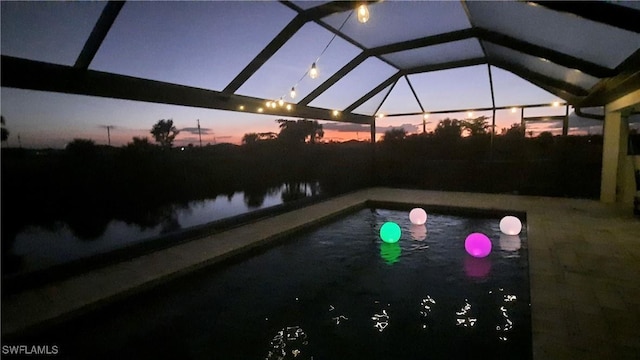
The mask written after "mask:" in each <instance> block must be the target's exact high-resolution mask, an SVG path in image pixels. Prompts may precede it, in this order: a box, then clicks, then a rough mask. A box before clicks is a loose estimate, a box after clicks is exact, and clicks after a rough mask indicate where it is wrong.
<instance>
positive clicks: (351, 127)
mask: <svg viewBox="0 0 640 360" xmlns="http://www.w3.org/2000/svg"><path fill="white" fill-rule="evenodd" d="M322 129H324V130H334V131H339V132H364V131H369V130H370V129H371V126H369V125H363V124H353V123H335V122H332V123H326V124H322Z"/></svg>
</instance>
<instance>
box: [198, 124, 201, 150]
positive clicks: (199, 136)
mask: <svg viewBox="0 0 640 360" xmlns="http://www.w3.org/2000/svg"><path fill="white" fill-rule="evenodd" d="M198 138H200V147H202V134H201V133H200V119H198Z"/></svg>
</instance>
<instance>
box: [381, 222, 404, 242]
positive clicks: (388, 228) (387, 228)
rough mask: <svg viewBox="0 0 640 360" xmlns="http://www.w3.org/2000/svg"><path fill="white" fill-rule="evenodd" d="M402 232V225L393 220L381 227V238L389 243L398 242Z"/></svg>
mask: <svg viewBox="0 0 640 360" xmlns="http://www.w3.org/2000/svg"><path fill="white" fill-rule="evenodd" d="M401 233H402V232H401V231H400V226H399V225H398V224H396V223H394V222H392V221H388V222H386V223H384V224H382V226H381V227H380V238H381V239H382V241H384V242H386V243H389V244H393V243H396V242H398V240H400V234H401Z"/></svg>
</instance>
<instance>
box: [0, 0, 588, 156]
mask: <svg viewBox="0 0 640 360" xmlns="http://www.w3.org/2000/svg"><path fill="white" fill-rule="evenodd" d="M456 4H458V2H454V3H444V2H443V3H440V4H439V6H442V7H452V6H456ZM104 5H105V2H24V1H18V2H9V1H2V3H1V20H2V28H1V30H2V32H1V36H2V37H1V53H2V54H3V55H10V56H16V57H22V58H27V59H34V60H40V61H46V62H52V63H57V64H64V65H73V63H74V62H75V60H76V58H77V56H78V54H79V53H80V50H81V49H82V46H83V45H84V42H85V41H86V39H87V38H88V36H89V33H90V32H91V29H92V28H93V26H94V24H95V22H96V20H97V19H98V17H99V16H100V13H101V11H102V8H103V7H104ZM310 5H311V4H310V3H301V6H303V7H309V6H310ZM375 9H376V6H371V8H370V11H371V20H370V21H369V22H368V23H367V24H358V23H357V21H356V20H355V19H354V18H353V17H351V18H349V20H348V21H347V23H346V27H345V29H346V30H348V31H373V30H371V29H373V26H375V25H376V21H377V20H376V16H381V15H380V14H379V15H376V11H375ZM409 10H410V9H409ZM451 11H457V10H454V9H452V10H451ZM295 14H296V13H295V12H294V11H293V10H291V9H289V8H288V7H286V6H284V5H282V4H280V3H277V2H272V1H266V2H221V1H219V2H213V1H204V2H136V1H134V2H127V3H126V4H125V5H124V7H123V9H122V11H121V12H120V14H119V16H118V18H117V19H116V21H115V23H114V24H113V26H112V28H111V30H110V32H109V34H108V35H107V37H106V39H105V41H104V42H103V43H102V46H101V48H100V50H99V51H98V53H97V55H96V57H95V58H94V60H93V62H92V63H91V65H90V67H89V68H90V69H92V70H98V71H105V72H112V73H118V74H124V75H130V76H136V77H141V78H148V79H153V80H160V81H166V82H171V83H176V84H183V85H189V86H195V87H201V88H206V89H212V90H222V89H223V88H224V87H225V86H226V85H227V84H228V83H229V82H230V81H231V80H232V79H233V78H234V77H235V76H236V75H237V74H238V73H239V72H240V71H241V70H242V69H243V68H244V67H245V66H246V65H247V64H248V63H249V62H250V61H251V60H252V59H253V58H254V57H255V55H256V54H258V53H259V52H260V51H261V50H262V49H263V48H264V47H265V46H266V44H267V43H268V42H269V41H270V40H271V39H272V38H273V37H274V36H275V35H276V34H277V33H278V32H280V30H282V28H284V27H285V26H286V25H287V24H288V23H289V21H290V20H291V19H293V18H294V16H295ZM347 14H348V13H346V12H345V13H343V14H336V15H334V17H335V19H334V18H332V19H327V22H328V23H335V22H336V21H337V22H340V21H344V19H345V18H346V16H347ZM338 15H339V16H338ZM465 19H466V18H465ZM431 21H433V22H434V24H435V25H434V26H442V27H444V28H443V29H442V31H451V30H452V29H453V30H455V29H456V27H461V28H465V27H468V26H469V24H468V20H464V21H466V22H467V23H466V24H465V23H464V21H462V22H456V21H453V22H451V21H447V19H439V20H438V19H431ZM438 22H439V23H438ZM447 26H449V27H453V28H446V27H447ZM379 28H380V27H377V28H375V29H379ZM377 31H379V30H377ZM391 35H393V34H391ZM391 35H390V36H391ZM332 36H333V34H332V33H330V32H329V31H327V30H326V29H324V28H322V27H320V26H319V25H317V24H315V23H308V24H306V25H305V26H303V27H302V29H300V30H299V31H298V32H297V33H296V34H295V35H294V36H293V37H292V38H291V39H290V40H289V41H288V42H287V43H286V44H285V45H284V46H283V47H282V48H281V49H280V50H279V51H278V52H277V53H276V54H275V55H274V56H273V57H272V58H271V59H270V60H269V61H267V62H266V63H265V64H264V65H263V66H262V68H261V69H260V70H258V71H257V72H256V73H255V74H254V75H253V76H252V77H251V78H250V79H249V80H248V81H247V82H246V83H245V84H244V85H243V86H241V87H240V89H239V90H238V91H237V94H241V95H249V96H255V97H261V98H272V99H278V98H280V97H281V96H285V97H286V100H287V101H290V102H294V103H295V102H296V101H299V100H300V99H302V98H303V97H304V96H305V95H306V94H308V93H309V92H310V91H311V90H313V88H315V86H317V85H319V84H320V83H322V81H324V80H326V79H327V78H328V77H329V76H330V75H331V74H332V73H334V72H335V71H337V70H338V69H340V68H341V67H342V66H343V65H345V64H346V63H347V62H349V61H350V60H351V59H352V58H353V57H355V56H356V55H357V54H358V53H359V52H360V49H358V48H356V47H355V46H353V45H351V44H349V43H348V42H346V41H344V40H342V39H341V38H339V37H336V38H335V39H333V41H331V39H332ZM330 41H331V43H330V45H329V46H328V47H327V44H329V42H330ZM372 41H373V40H372ZM465 41H466V40H465ZM465 41H460V42H459V43H460V44H454V45H455V46H459V49H464V51H465V52H474V51H478V48H479V45H478V44H479V43H478V42H477V40H475V39H472V40H468V41H466V42H465ZM474 42H475V43H474ZM454 45H450V46H454ZM325 47H327V49H326V51H325V52H324V53H322V51H323V49H324V48H325ZM436 50H439V51H438V54H444V55H439V56H447V55H448V56H454V55H455V54H454V53H455V51H454V50H452V49H449V48H446V47H442V48H440V49H436ZM426 55H428V54H424V56H426ZM316 60H317V64H318V67H319V68H320V77H319V78H318V79H314V80H312V79H310V78H309V77H307V76H304V75H305V73H306V71H307V69H308V67H309V66H310V64H311V63H312V62H314V61H316ZM396 71H397V70H396V69H394V68H393V67H391V66H390V65H388V64H386V63H384V62H382V61H381V60H379V59H375V58H370V59H368V60H366V61H365V62H364V63H363V64H361V65H360V66H358V67H357V68H356V69H355V70H353V71H352V72H351V73H350V74H348V75H347V76H345V77H344V78H343V79H342V80H341V81H339V82H338V83H337V84H336V86H334V87H332V88H330V89H329V90H328V91H326V92H325V93H324V94H322V95H321V96H319V97H318V98H316V99H315V100H314V101H312V102H311V103H310V105H311V106H319V107H325V108H330V109H342V108H344V107H346V106H348V105H350V104H351V103H353V102H354V101H355V100H357V99H358V98H360V97H361V96H362V95H363V94H365V93H367V92H368V91H369V90H371V89H372V88H374V87H375V86H377V85H378V84H379V83H381V82H382V81H384V80H385V79H387V78H388V77H389V76H390V75H392V74H394V73H395V72H396ZM491 72H492V77H493V84H494V91H495V100H496V106H517V105H521V104H538V103H549V104H550V103H552V102H554V101H562V100H561V99H559V98H557V97H556V96H555V95H552V94H550V93H547V92H546V91H544V90H542V89H540V88H538V87H536V86H533V85H532V84H530V83H528V82H527V81H525V80H523V79H521V78H518V77H517V76H515V75H513V74H511V73H508V72H506V71H504V70H502V69H499V68H496V67H492V68H491ZM409 80H410V81H411V84H412V85H413V87H414V89H415V91H416V93H417V94H418V97H419V98H420V101H421V103H422V105H423V106H424V107H425V110H427V111H438V110H451V109H472V108H482V107H491V93H490V87H489V78H488V71H487V65H478V66H472V67H466V68H457V69H451V70H444V71H435V72H429V73H423V74H415V75H410V76H409ZM292 86H295V87H296V89H297V92H298V95H297V96H296V98H295V99H293V100H292V99H290V98H288V92H289V89H291V87H292ZM385 94H386V91H383V92H381V93H380V94H379V95H377V96H374V97H373V98H372V99H371V100H370V101H368V102H367V103H365V104H363V105H362V106H361V107H360V108H358V109H356V111H355V112H356V113H362V114H366V115H373V112H374V111H375V110H376V108H377V107H378V105H379V103H380V101H382V99H383V98H384V95H385ZM1 105H2V115H3V116H4V117H5V119H6V121H7V128H8V129H9V131H10V136H9V141H8V142H7V144H3V146H7V145H8V146H18V145H19V144H20V145H21V146H23V147H53V148H61V147H64V146H65V145H66V144H67V143H68V142H69V141H71V140H73V139H74V138H83V139H92V140H94V141H95V142H96V143H97V144H106V143H107V127H110V133H111V144H112V145H114V146H121V145H125V144H126V143H128V142H131V139H132V137H134V136H138V137H149V138H150V139H151V135H150V134H149V130H150V129H151V127H152V126H153V124H155V123H156V122H157V121H158V120H160V119H173V121H174V124H175V125H176V127H177V128H178V129H180V130H181V133H180V135H179V136H178V138H177V139H176V142H175V145H177V146H184V145H186V144H189V143H193V144H194V145H197V144H198V133H197V121H198V120H200V125H201V128H202V143H203V144H207V143H211V144H213V143H221V142H229V143H235V144H239V143H240V139H241V138H242V136H243V134H245V133H248V132H267V131H273V132H277V131H278V128H277V124H276V122H275V119H277V118H279V117H275V116H270V115H260V114H251V113H241V112H230V111H218V110H210V109H201V108H190V107H183V106H174V105H163V104H154V103H144V102H135V101H128V100H115V99H107V98H98V97H89V96H78V95H66V94H57V93H47V92H38V91H30V90H21V89H13V88H6V87H3V88H2V89H1ZM413 111H420V108H419V106H418V104H417V102H416V100H415V98H414V97H413V95H412V93H411V91H410V88H409V85H408V83H407V82H406V80H404V78H401V79H400V81H399V82H398V83H397V85H396V86H395V87H394V88H393V91H392V92H391V93H390V95H389V96H388V97H387V99H386V101H385V102H384V104H382V106H381V107H380V110H379V112H380V113H383V114H389V113H406V112H413ZM564 111H565V109H564V107H559V108H540V109H527V110H526V112H525V116H542V115H545V116H546V115H563V114H564ZM480 115H486V116H491V112H485V113H478V112H474V114H473V115H472V116H473V117H477V116H480ZM446 117H449V118H458V119H463V118H467V117H468V114H467V113H466V112H463V113H458V114H454V113H451V114H443V115H435V114H434V115H431V116H430V117H429V119H427V122H428V123H427V131H430V130H433V128H434V127H435V126H436V124H437V122H438V121H439V120H441V119H443V118H446ZM518 122H520V111H519V110H518V111H516V112H515V113H512V112H511V111H509V110H503V111H498V113H497V116H496V125H497V129H498V132H499V129H501V128H506V127H509V125H510V124H512V123H518ZM322 123H323V124H324V128H325V140H328V141H330V140H333V141H346V140H350V139H360V140H365V139H369V137H370V135H369V129H368V127H366V126H365V127H360V128H359V127H358V126H356V125H353V124H343V123H335V122H324V121H323V122H322ZM421 124H422V116H411V117H383V118H380V119H378V120H377V125H378V129H379V130H378V131H379V134H380V135H381V134H382V133H383V132H384V130H385V129H387V128H389V127H393V126H402V125H404V127H405V128H406V129H407V130H408V131H409V132H413V133H415V132H421V131H422V125H421ZM548 126H556V125H555V124H542V125H537V127H536V126H533V125H532V127H531V129H532V130H534V129H536V131H541V130H540V129H545V127H548ZM597 127H598V126H597V124H596V126H595V128H594V129H591V130H588V132H592V133H593V132H597V131H596V130H597ZM360 129H361V131H359V130H360ZM18 136H19V140H18ZM18 141H19V143H18Z"/></svg>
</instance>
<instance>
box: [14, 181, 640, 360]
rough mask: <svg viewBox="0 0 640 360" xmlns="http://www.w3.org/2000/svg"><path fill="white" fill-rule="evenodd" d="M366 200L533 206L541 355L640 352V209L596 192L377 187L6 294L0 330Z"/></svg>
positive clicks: (80, 307) (155, 279) (133, 287)
mask: <svg viewBox="0 0 640 360" xmlns="http://www.w3.org/2000/svg"><path fill="white" fill-rule="evenodd" d="M366 200H375V201H393V202H406V203H422V204H425V205H438V206H451V207H464V208H479V209H500V210H513V211H522V212H526V213H527V226H528V228H527V239H528V246H529V266H530V268H529V271H530V281H531V315H532V327H533V328H532V332H533V355H534V359H536V360H538V359H638V358H640V336H639V335H638V329H637V327H638V324H640V219H638V218H637V217H634V216H633V214H632V211H631V207H630V206H622V205H620V204H604V203H601V202H598V201H593V200H582V199H562V198H545V197H529V196H517V195H503V194H477V193H459V192H438V191H421V190H403V189H388V188H371V189H365V190H361V191H358V192H354V193H350V194H347V195H343V196H340V197H336V198H333V199H330V200H327V201H324V202H321V203H317V204H314V205H311V206H308V207H305V208H303V209H299V210H295V211H292V212H289V213H285V214H281V215H277V216H274V217H271V218H268V219H264V220H260V221H257V222H255V223H252V224H249V225H246V226H242V227H239V228H234V229H231V230H228V231H225V232H222V233H218V234H215V235H211V236H208V237H204V238H201V239H197V240H193V241H190V242H187V243H183V244H180V245H177V246H174V247H172V248H168V249H165V250H160V251H156V252H153V253H150V254H147V255H144V256H141V257H138V258H135V259H131V260H128V261H124V262H121V263H118V264H115V265H111V266H108V267H105V268H101V269H98V270H95V271H90V272H87V273H84V274H81V275H78V276H76V277H73V278H69V279H66V280H63V281H59V282H56V283H52V284H48V285H46V286H43V287H40V288H36V289H32V290H28V291H25V292H22V293H18V294H15V295H12V296H10V297H8V298H5V299H3V301H2V334H3V335H5V334H12V333H16V332H20V331H24V330H28V329H30V328H34V327H38V326H42V325H43V324H47V323H53V322H56V321H63V320H64V319H67V318H69V317H72V316H76V315H79V314H81V313H83V312H86V311H90V310H91V309H94V308H95V307H97V306H99V305H101V304H105V303H107V302H110V301H115V300H117V299H122V298H124V297H126V296H128V295H131V294H133V293H135V292H139V291H144V290H145V289H148V288H149V287H151V286H153V285H155V284H158V283H160V282H162V281H166V280H168V279H172V278H175V277H177V276H180V275H184V274H187V273H189V272H191V271H193V270H195V269H198V268H202V267H204V266H208V265H211V264H213V263H215V262H217V261H220V260H222V259H225V258H227V257H228V256H230V255H233V254H237V253H239V252H241V251H246V250H247V249H249V248H252V247H254V246H258V245H261V244H265V243H266V242H268V241H270V240H272V239H275V238H276V237H278V236H279V235H281V234H283V233H290V232H292V231H296V230H299V229H301V228H303V227H305V226H307V225H309V224H310V223H313V222H317V221H321V220H323V219H326V218H328V217H331V216H334V215H335V214H336V213H341V212H343V211H347V210H348V209H350V208H352V207H353V206H357V205H359V204H362V203H363V202H365V201H366Z"/></svg>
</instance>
